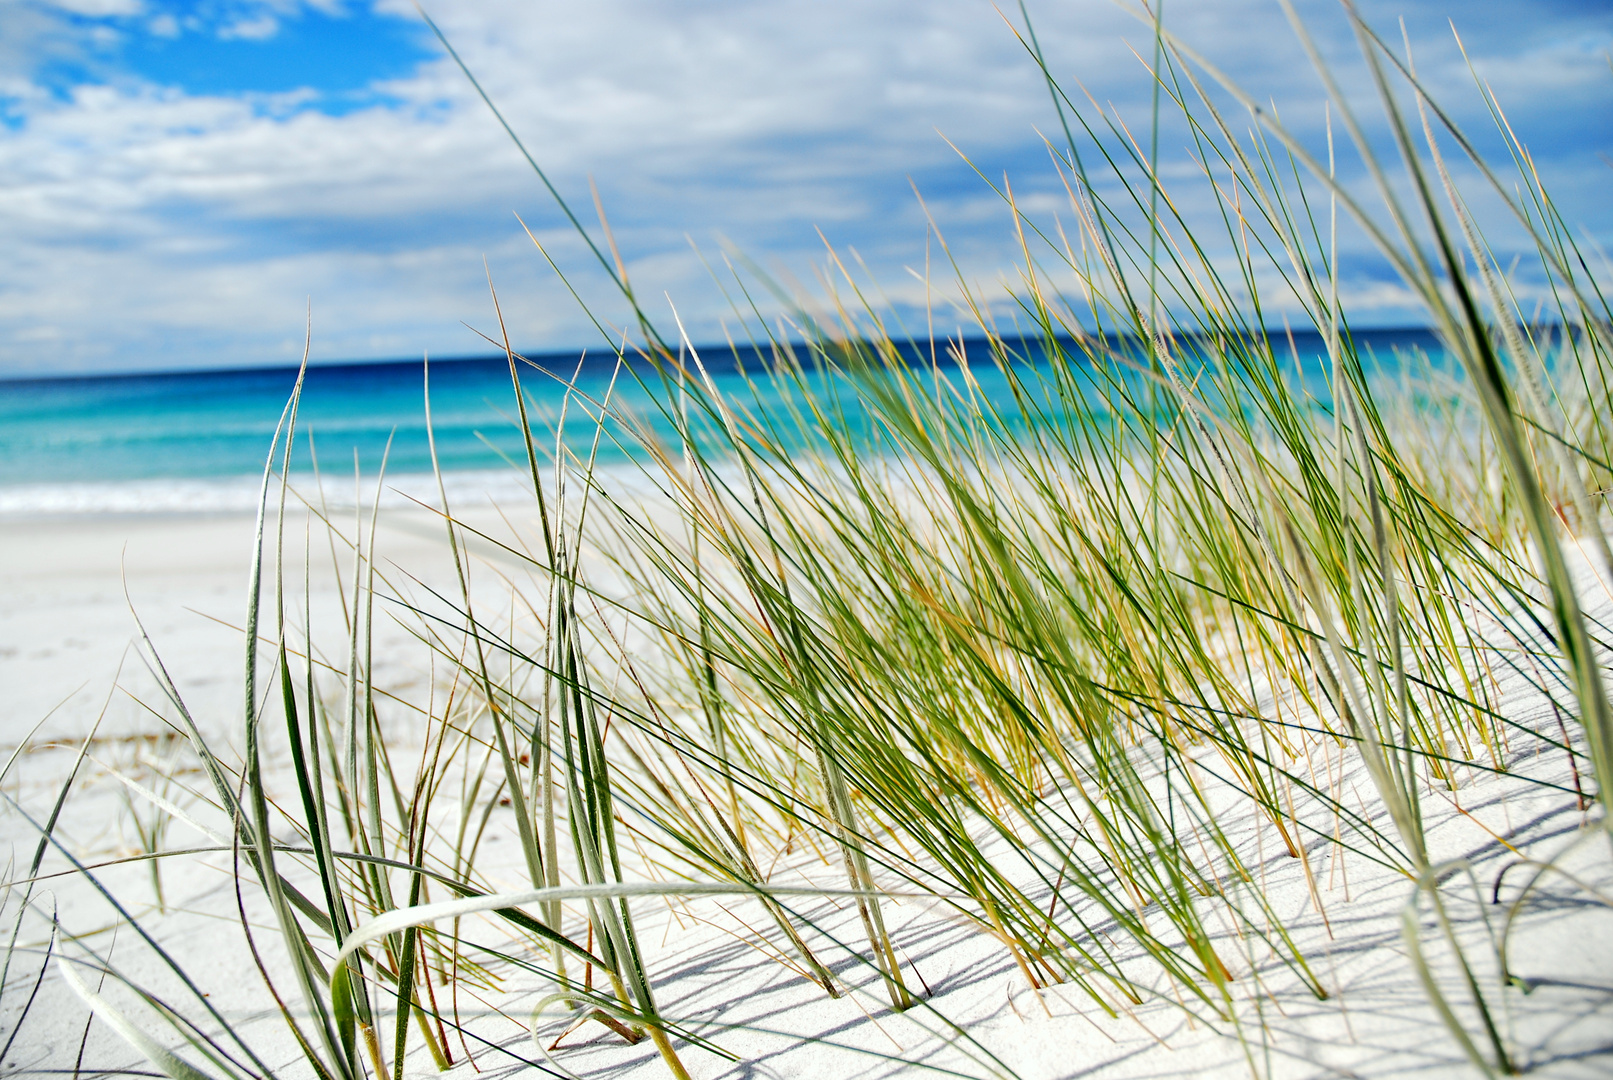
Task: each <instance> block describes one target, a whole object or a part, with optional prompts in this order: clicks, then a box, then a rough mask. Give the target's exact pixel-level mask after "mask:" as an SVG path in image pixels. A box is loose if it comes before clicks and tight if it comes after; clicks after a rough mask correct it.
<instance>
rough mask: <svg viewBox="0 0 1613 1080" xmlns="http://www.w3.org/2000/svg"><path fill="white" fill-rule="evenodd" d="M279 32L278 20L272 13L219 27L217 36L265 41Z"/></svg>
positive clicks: (225, 39) (221, 38)
mask: <svg viewBox="0 0 1613 1080" xmlns="http://www.w3.org/2000/svg"><path fill="white" fill-rule="evenodd" d="M279 32H280V20H279V19H277V18H275V17H274V16H273V15H268V14H263V15H258V16H255V17H253V18H250V19H241V20H240V21H239V22H233V23H230V24H229V25H228V26H224V27H220V28H219V32H218V36H219V38H220V40H223V41H230V40H232V39H240V40H242V41H267V40H269V39H270V38H272V37H274V36H275V35H276V34H278V33H279Z"/></svg>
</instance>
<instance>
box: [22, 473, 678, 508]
mask: <svg viewBox="0 0 1613 1080" xmlns="http://www.w3.org/2000/svg"><path fill="white" fill-rule="evenodd" d="M596 475H597V476H598V478H599V479H600V480H601V481H602V482H603V483H605V484H606V485H607V486H609V487H612V488H614V489H615V490H617V491H624V492H631V491H636V490H637V489H639V488H642V487H644V486H645V485H646V480H645V477H644V474H643V472H642V471H641V470H640V469H638V468H637V467H635V466H631V465H616V466H601V467H599V468H597V469H596ZM544 479H545V481H546V482H547V481H548V474H547V471H546V473H545V476H544ZM262 482H263V478H262V476H261V475H260V476H221V477H210V478H205V479H196V478H186V479H147V480H109V481H72V482H62V483H50V484H43V483H41V484H10V485H0V518H8V517H9V518H17V517H55V516H76V515H96V514H235V513H252V512H254V511H256V509H257V506H258V497H259V492H260V490H261V484H262ZM323 487H324V490H323V498H322V499H321V498H320V492H319V490H318V489H317V488H316V487H315V485H314V483H313V478H312V477H311V476H298V477H294V478H293V481H292V489H293V491H295V492H296V493H297V495H296V496H294V501H295V500H296V499H299V498H300V499H306V500H307V501H309V502H314V503H322V504H323V505H324V506H325V507H326V508H328V509H330V510H338V509H350V508H351V507H352V506H353V505H354V502H355V486H354V483H353V481H352V480H351V479H346V480H345V481H344V480H342V479H335V478H332V477H330V476H328V475H327V476H326V477H325V478H324V485H323ZM443 487H444V489H446V492H447V495H448V502H449V505H450V506H455V507H466V508H469V507H472V506H478V505H480V506H485V505H487V504H488V503H489V502H491V503H495V504H498V505H500V506H506V507H509V506H516V505H520V504H521V503H523V502H526V501H529V500H531V498H532V480H531V477H530V476H529V474H527V473H526V472H525V471H524V470H518V469H513V468H507V469H475V470H465V471H461V472H445V473H444V474H443ZM277 492H278V488H276V489H275V490H274V491H273V492H272V493H271V498H277V497H278V495H277ZM357 492H358V495H357V497H358V498H359V499H360V500H361V501H362V503H363V504H364V505H365V506H370V505H373V504H374V502H375V499H376V494H377V484H376V478H375V477H373V476H367V477H364V478H362V479H361V480H360V482H359V483H358V485H357ZM380 502H381V506H382V507H383V508H384V509H406V508H408V507H410V506H416V505H420V504H424V505H426V506H430V507H437V506H440V505H441V498H440V497H439V495H438V490H437V480H436V477H434V476H433V475H432V474H430V473H397V474H390V475H388V476H387V477H386V478H385V480H384V482H383V483H382V484H381V486H380Z"/></svg>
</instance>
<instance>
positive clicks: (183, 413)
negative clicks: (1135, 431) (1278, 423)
mask: <svg viewBox="0 0 1613 1080" xmlns="http://www.w3.org/2000/svg"><path fill="white" fill-rule="evenodd" d="M1357 339H1358V343H1359V344H1362V345H1365V346H1367V347H1368V348H1369V349H1370V350H1371V351H1373V352H1374V353H1376V354H1377V355H1378V356H1380V357H1383V356H1387V355H1388V354H1390V353H1391V352H1392V351H1393V350H1394V349H1396V348H1404V347H1418V348H1422V349H1426V350H1430V351H1433V350H1435V349H1436V348H1437V346H1436V345H1435V343H1434V341H1433V339H1432V337H1431V336H1430V335H1429V334H1427V333H1426V332H1424V331H1378V332H1369V333H1367V334H1362V335H1357ZM1278 340H1279V341H1280V340H1282V339H1278ZM1296 346H1297V351H1298V352H1299V354H1300V367H1301V370H1302V371H1303V370H1305V369H1306V365H1307V364H1310V362H1311V360H1312V358H1314V357H1315V356H1317V355H1319V354H1321V353H1322V352H1323V351H1324V349H1323V345H1322V342H1321V340H1320V339H1319V338H1318V337H1317V336H1316V335H1314V334H1311V335H1296ZM969 351H970V355H971V357H973V358H974V359H972V361H971V368H972V371H973V373H974V375H975V377H976V378H977V379H978V380H979V381H980V385H981V388H982V390H983V391H984V392H985V393H987V394H988V395H991V394H995V393H999V392H1000V393H1001V394H1002V396H1003V397H1004V398H1006V397H1007V394H1006V390H1005V383H1004V381H1003V380H1002V379H1001V377H1000V376H997V375H996V373H995V372H994V371H993V370H992V368H991V365H990V361H989V354H988V352H987V350H986V349H985V347H984V344H983V343H973V344H971V345H970V346H969ZM1032 351H1034V350H1032ZM703 355H704V356H705V358H706V363H707V366H708V369H709V370H710V371H711V372H712V376H713V378H714V379H715V381H716V382H717V384H718V386H719V389H720V390H722V392H723V393H724V394H726V395H729V396H731V397H732V398H733V399H734V400H736V401H737V402H739V403H740V404H742V405H743V406H745V407H746V408H748V409H750V410H752V411H753V412H755V413H757V414H758V415H765V414H766V413H767V411H768V410H769V409H770V408H776V407H777V404H778V401H777V399H776V397H773V396H772V395H771V394H770V393H769V392H768V391H766V390H765V389H764V390H763V391H762V392H761V393H760V395H758V393H757V392H756V391H755V390H754V389H753V388H752V387H751V386H750V385H748V384H747V382H746V380H745V379H744V378H742V377H741V376H740V375H739V374H738V373H737V372H736V370H735V361H734V358H733V357H732V356H731V355H728V354H727V350H726V349H723V350H715V349H713V350H705V351H704V352H703ZM741 359H742V360H743V362H744V363H745V366H746V368H747V370H749V371H751V372H753V373H754V372H758V371H759V370H760V368H761V365H760V364H759V363H758V361H757V358H756V357H755V356H754V355H752V356H749V357H742V358H741ZM537 361H538V362H539V363H541V364H543V365H544V366H546V367H549V368H550V369H551V370H563V371H565V372H566V374H567V375H568V376H569V375H570V374H571V372H572V369H573V367H574V366H575V364H576V360H575V358H574V356H550V357H540V358H537ZM1311 367H1312V368H1315V365H1311ZM1316 370H1318V371H1319V369H1316ZM424 374H425V373H424V370H423V368H422V365H421V364H420V363H418V362H411V363H368V364H345V365H329V366H320V367H312V368H310V369H309V371H308V375H307V380H306V384H305V387H304V391H303V396H302V404H301V410H300V415H299V420H298V423H299V428H300V432H301V435H302V437H301V438H299V441H298V446H297V449H296V452H295V457H294V465H293V468H294V470H296V471H301V472H307V471H308V470H309V469H310V468H311V466H312V462H313V457H314V455H313V454H312V453H311V452H310V450H311V449H312V450H313V451H317V460H318V464H319V468H320V469H321V471H322V472H323V473H324V474H325V475H326V476H327V478H329V477H351V476H352V474H353V469H354V460H355V455H356V457H357V460H358V463H359V467H360V469H361V470H362V471H363V472H364V473H365V474H366V475H370V476H373V475H374V473H375V472H376V470H377V468H378V467H379V465H380V463H381V460H382V455H383V453H385V452H386V447H387V444H388V440H389V439H390V440H391V451H390V455H389V457H388V465H387V468H388V472H389V474H392V475H400V476H407V475H410V474H415V475H418V474H423V473H429V472H430V470H431V458H430V452H429V444H428V441H427V437H426V435H427V432H426V416H425V408H424V393H423V386H424ZM610 377H611V367H610V366H607V365H599V364H593V365H591V366H589V367H587V368H585V369H584V370H583V371H582V372H581V374H580V375H579V376H578V378H577V386H578V388H579V389H580V390H581V391H582V392H583V393H584V394H587V395H592V396H594V397H596V398H597V397H599V396H600V395H602V394H603V392H604V390H605V387H606V385H607V383H608V382H609V381H610ZM647 377H648V381H649V382H650V383H651V384H652V385H653V384H655V383H656V380H655V378H654V377H653V376H647ZM295 379H296V371H295V369H292V368H274V369H251V370H232V371H210V372H179V373H166V374H150V375H120V376H104V377H97V378H74V379H38V380H21V381H11V382H0V513H27V512H73V511H81V512H95V511H107V510H141V509H146V510H165V509H169V510H171V509H193V510H203V509H209V508H217V509H225V508H240V507H239V504H240V502H241V500H242V499H243V498H246V499H249V498H250V492H251V489H252V488H253V486H254V485H253V483H252V480H251V478H253V477H256V476H259V475H261V473H262V470H263V466H264V460H265V456H266V455H267V453H268V450H269V446H270V442H271V440H272V439H273V437H274V432H275V427H276V424H277V423H278V422H279V419H280V415H281V411H282V409H283V407H284V405H285V403H286V399H287V397H288V395H289V394H290V393H291V390H292V387H293V385H294V382H295ZM1307 381H1309V380H1307ZM522 384H523V388H524V390H525V391H526V393H527V395H528V398H529V400H530V402H531V408H532V412H533V416H532V420H533V427H534V430H535V431H537V432H538V433H539V434H540V437H541V438H542V439H543V441H544V442H545V443H549V441H550V440H551V439H552V435H550V434H548V433H549V432H550V431H552V427H553V422H554V420H555V418H556V417H557V416H558V412H559V407H560V403H561V398H562V387H561V386H560V384H559V383H558V382H556V381H555V380H553V379H549V378H545V377H544V376H543V375H542V374H540V373H539V372H537V371H533V370H528V371H526V373H525V374H524V375H523V377H522ZM430 387H431V418H432V428H433V431H434V433H435V436H436V444H437V456H438V460H439V462H440V463H441V466H442V468H443V469H444V470H445V471H446V472H449V473H453V474H471V473H482V472H486V473H488V474H489V475H492V474H494V473H497V472H501V471H502V472H512V471H513V470H510V469H509V464H508V462H509V460H511V459H514V460H517V461H524V460H525V449H524V443H523V441H522V438H521V435H520V431H519V428H518V426H517V424H516V420H515V397H514V393H513V390H512V387H511V383H510V373H509V368H508V365H507V363H506V362H505V360H504V359H503V358H502V357H500V358H496V359H473V360H455V361H434V362H433V363H432V364H431V368H430ZM615 401H616V403H617V405H618V406H620V407H624V408H626V409H627V410H629V411H631V412H633V413H635V414H636V415H638V416H641V417H650V418H652V419H653V418H654V413H655V409H654V407H653V403H652V400H651V394H650V393H648V392H647V391H646V390H645V389H644V388H643V387H641V386H640V385H638V383H637V382H636V381H635V380H634V379H633V378H632V377H630V376H623V377H621V378H619V379H618V382H617V390H616V397H615ZM853 411H855V410H853ZM851 419H852V421H853V422H855V420H856V418H855V417H852V418H851ZM655 426H656V427H657V428H658V429H659V430H660V431H662V433H663V434H665V435H670V434H671V428H670V425H669V424H667V423H665V422H661V423H659V424H656V425H655ZM592 434H593V427H592V424H591V423H590V422H588V421H587V419H586V417H584V416H582V415H580V414H579V413H577V412H576V411H575V410H574V411H572V412H571V413H569V414H568V435H569V439H568V441H569V442H570V443H571V445H572V446H573V448H574V449H576V450H578V451H579V452H586V448H587V445H588V443H589V441H590V439H591V437H592ZM310 435H311V436H312V442H311V446H310V442H309V440H308V438H307V436H310ZM551 445H552V444H551ZM622 457H623V454H622V451H621V450H619V449H617V448H616V447H615V446H613V445H612V444H611V442H610V441H609V440H606V441H605V442H604V444H603V449H602V451H601V456H600V460H601V462H602V463H604V464H607V465H608V464H610V463H612V462H619V461H621V460H622Z"/></svg>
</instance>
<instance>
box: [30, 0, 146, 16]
mask: <svg viewBox="0 0 1613 1080" xmlns="http://www.w3.org/2000/svg"><path fill="white" fill-rule="evenodd" d="M51 5H52V6H53V7H59V8H61V9H62V10H63V11H71V12H72V13H73V14H75V15H89V16H91V17H99V18H105V17H107V16H112V15H138V14H140V13H141V12H142V11H143V10H145V4H144V3H142V2H141V0H51Z"/></svg>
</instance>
